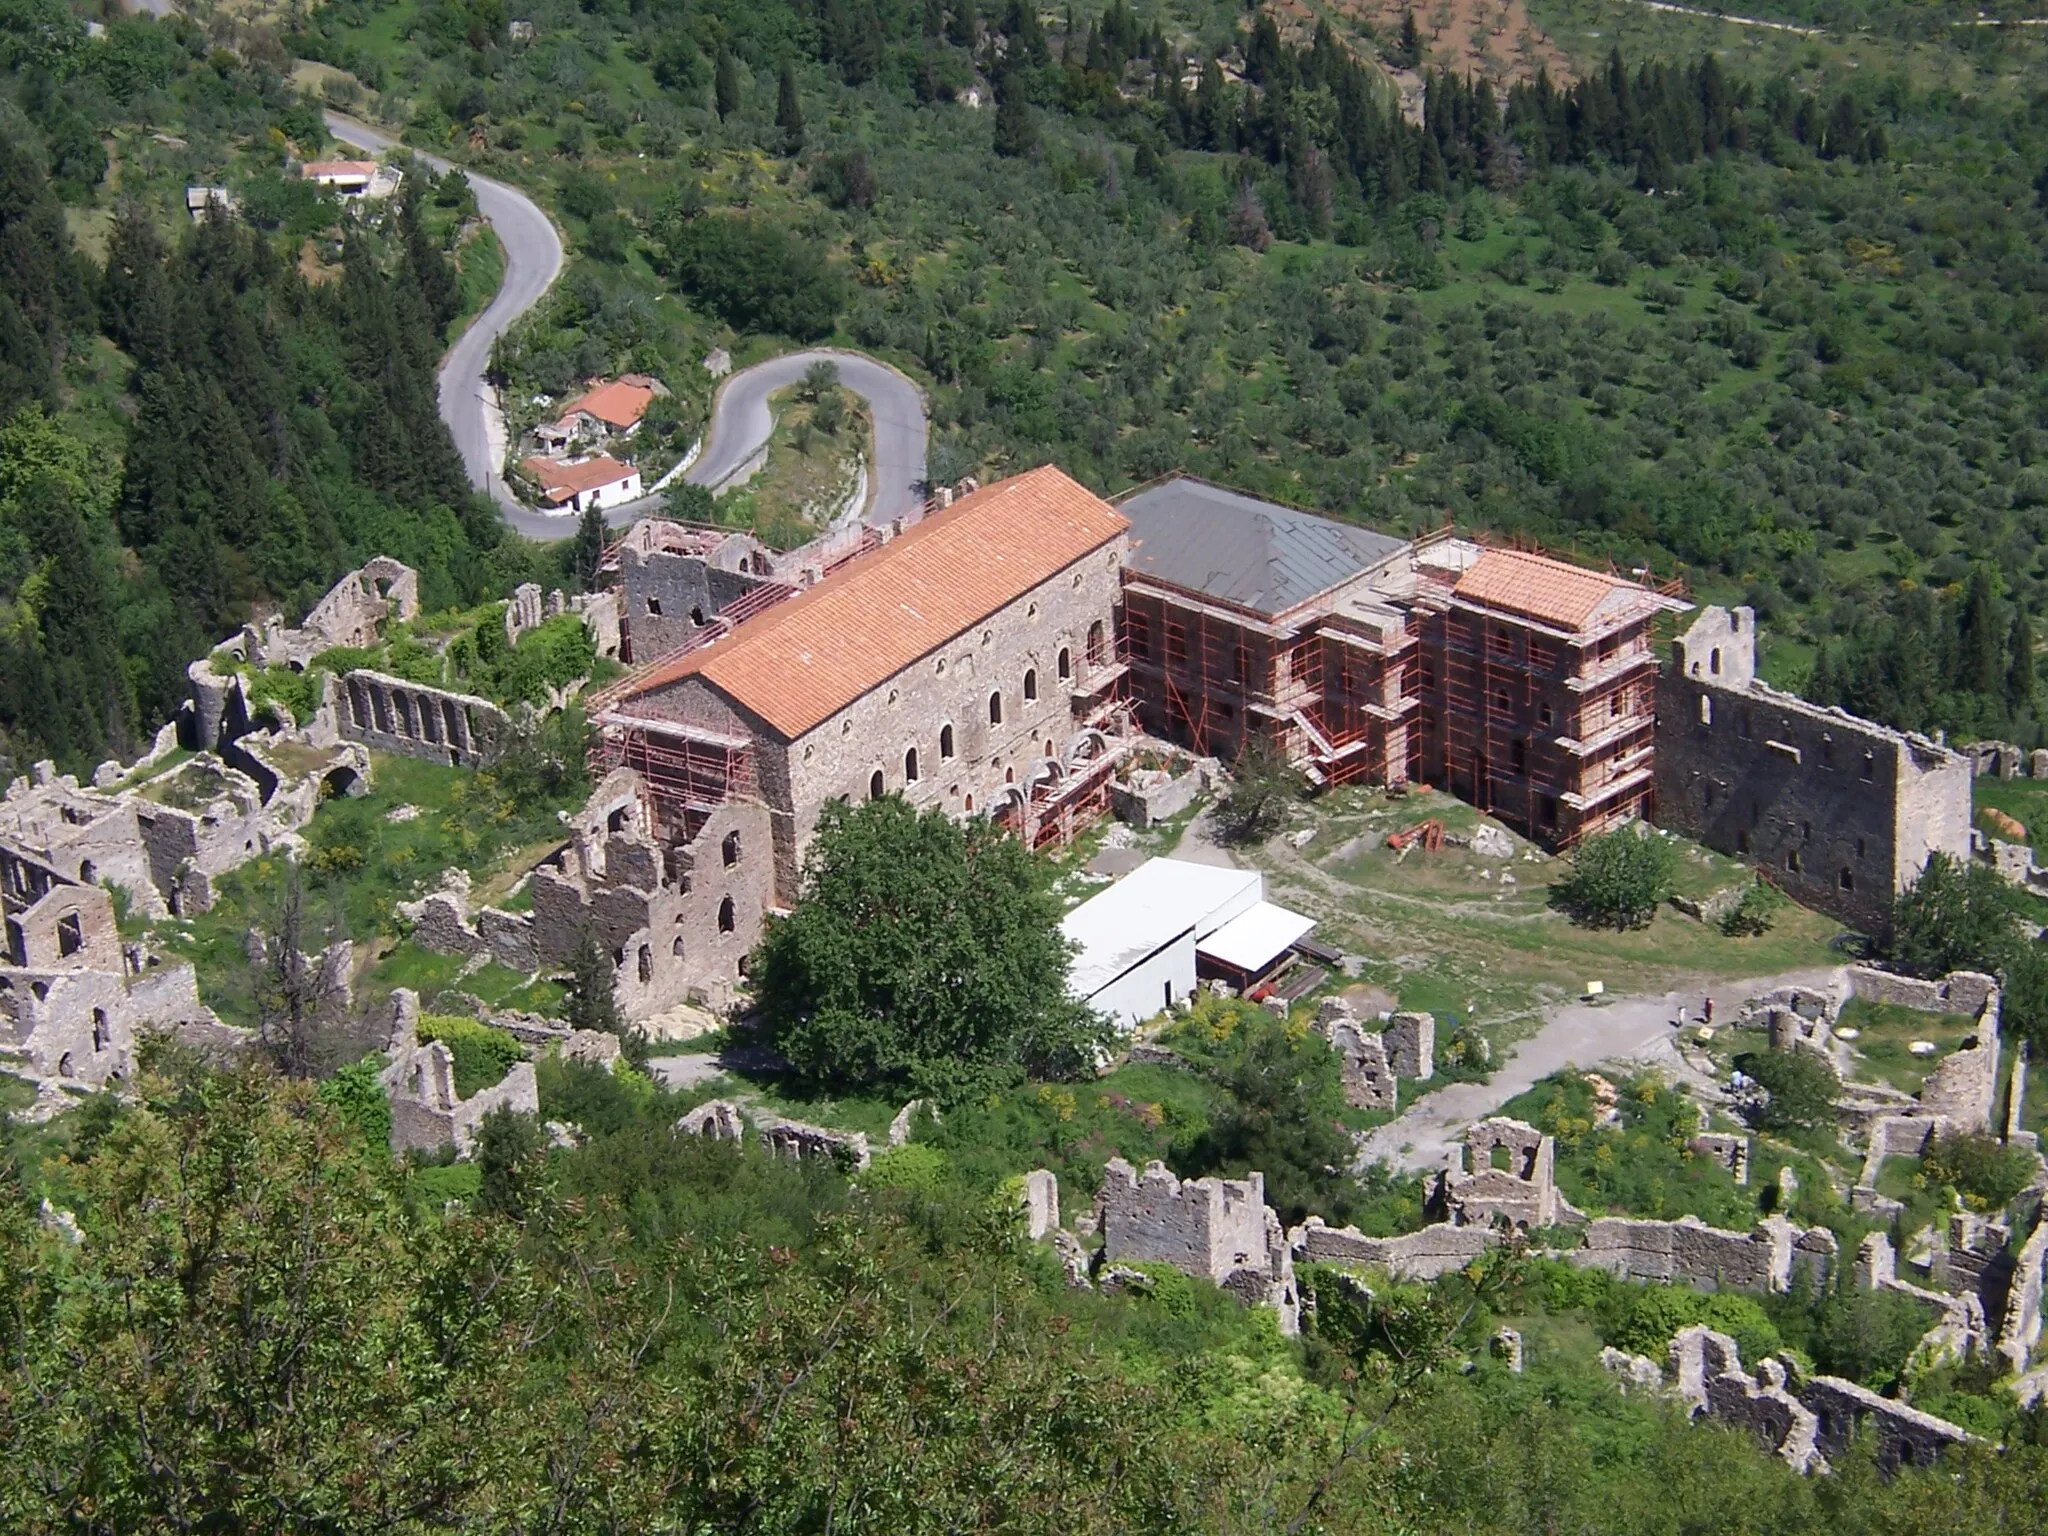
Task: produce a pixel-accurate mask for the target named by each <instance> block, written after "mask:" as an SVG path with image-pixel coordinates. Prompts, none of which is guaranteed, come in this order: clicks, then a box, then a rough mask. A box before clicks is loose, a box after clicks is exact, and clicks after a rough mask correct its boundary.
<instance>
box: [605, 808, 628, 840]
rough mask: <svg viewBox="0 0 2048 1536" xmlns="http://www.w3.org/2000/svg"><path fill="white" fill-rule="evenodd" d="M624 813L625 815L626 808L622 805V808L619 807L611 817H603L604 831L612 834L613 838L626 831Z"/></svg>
mask: <svg viewBox="0 0 2048 1536" xmlns="http://www.w3.org/2000/svg"><path fill="white" fill-rule="evenodd" d="M626 813H627V807H625V806H623V805H622V806H620V807H619V808H618V809H617V810H616V811H613V812H612V813H611V815H609V816H607V817H605V819H604V827H605V830H606V831H607V832H609V833H611V834H612V835H613V836H614V837H616V836H617V835H618V834H619V833H621V832H623V831H625V830H626Z"/></svg>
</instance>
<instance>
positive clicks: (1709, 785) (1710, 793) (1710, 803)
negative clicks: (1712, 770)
mask: <svg viewBox="0 0 2048 1536" xmlns="http://www.w3.org/2000/svg"><path fill="white" fill-rule="evenodd" d="M1701 788H1702V789H1703V790H1704V791H1705V792H1706V802H1707V809H1708V810H1710V811H1711V810H1712V809H1713V808H1714V781H1713V780H1712V779H1708V780H1707V781H1706V783H1705V784H1703V785H1702V786H1701Z"/></svg>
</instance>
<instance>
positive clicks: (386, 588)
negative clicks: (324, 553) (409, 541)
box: [278, 555, 420, 661]
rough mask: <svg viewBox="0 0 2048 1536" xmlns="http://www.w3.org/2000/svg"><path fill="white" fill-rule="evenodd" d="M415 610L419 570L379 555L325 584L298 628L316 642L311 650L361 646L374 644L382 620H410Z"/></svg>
mask: <svg viewBox="0 0 2048 1536" xmlns="http://www.w3.org/2000/svg"><path fill="white" fill-rule="evenodd" d="M419 611H420V579H419V576H418V574H417V573H416V572H415V571H414V570H413V569H412V567H411V566H409V565H405V564H403V563H402V562H400V561H397V560H393V559H390V558H389V557H387V556H383V555H380V556H378V557H377V558H376V559H374V560H372V561H370V562H369V563H368V564H367V565H364V566H363V567H362V568H361V569H359V570H354V571H351V572H349V573H348V575H346V576H344V577H342V578H341V580H339V581H337V582H336V583H335V584H334V585H333V586H332V587H331V588H329V589H328V592H327V595H326V596H325V597H323V598H321V599H320V601H319V602H317V603H315V604H314V605H313V608H312V611H311V612H310V613H308V614H307V615H306V622H305V623H304V624H302V625H301V626H299V627H300V628H301V629H302V630H303V631H304V632H305V633H306V635H307V636H308V637H309V638H310V639H311V640H312V641H313V642H315V643H316V647H317V648H316V650H315V651H314V652H313V653H312V654H318V651H319V650H324V649H326V648H328V647H329V646H336V645H346V646H353V647H357V648H365V647H368V646H372V645H375V644H376V643H377V641H378V639H379V637H380V636H381V634H382V631H383V626H384V621H385V620H386V619H389V618H396V619H400V620H404V619H410V618H413V617H415V616H417V615H418V613H419ZM278 659H283V658H278ZM292 659H296V660H302V661H303V660H310V659H311V657H310V656H307V657H295V658H292Z"/></svg>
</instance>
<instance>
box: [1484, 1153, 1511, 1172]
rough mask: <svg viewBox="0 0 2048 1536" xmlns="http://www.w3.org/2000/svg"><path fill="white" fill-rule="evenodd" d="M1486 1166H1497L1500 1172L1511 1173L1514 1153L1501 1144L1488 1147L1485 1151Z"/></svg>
mask: <svg viewBox="0 0 2048 1536" xmlns="http://www.w3.org/2000/svg"><path fill="white" fill-rule="evenodd" d="M1486 1166H1487V1167H1489V1168H1497V1169H1499V1170H1500V1171H1501V1172H1502V1173H1513V1172H1514V1171H1515V1154H1514V1153H1513V1152H1511V1151H1509V1150H1508V1149H1507V1148H1506V1147H1503V1146H1495V1147H1490V1148H1488V1149H1487V1153H1486Z"/></svg>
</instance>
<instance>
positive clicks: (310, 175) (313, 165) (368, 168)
mask: <svg viewBox="0 0 2048 1536" xmlns="http://www.w3.org/2000/svg"><path fill="white" fill-rule="evenodd" d="M376 174H377V162H376V161H374V160H309V161H307V162H306V163H305V164H304V165H302V166H300V167H299V176H300V177H301V178H302V179H303V180H306V181H315V180H317V179H319V178H320V177H322V176H360V177H362V178H363V179H365V180H368V179H369V178H370V177H372V176H375V175H376Z"/></svg>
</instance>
